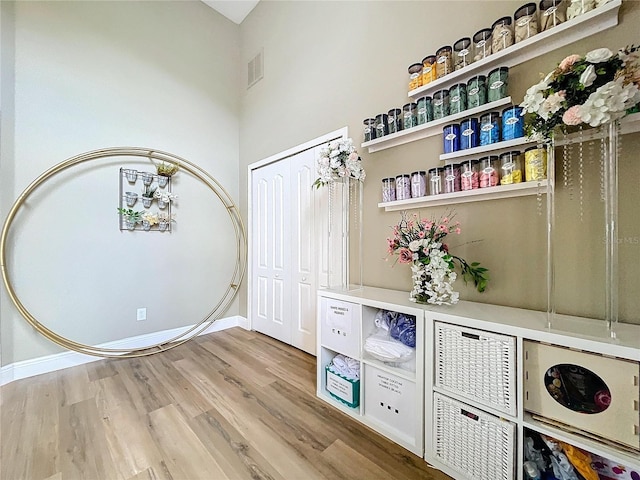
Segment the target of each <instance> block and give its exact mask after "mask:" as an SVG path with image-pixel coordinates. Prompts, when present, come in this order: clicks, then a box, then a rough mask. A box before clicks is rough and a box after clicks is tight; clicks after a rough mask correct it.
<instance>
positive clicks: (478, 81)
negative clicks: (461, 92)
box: [467, 75, 487, 108]
mask: <svg viewBox="0 0 640 480" xmlns="http://www.w3.org/2000/svg"><path fill="white" fill-rule="evenodd" d="M485 103H487V77H485V76H484V75H476V76H475V77H472V78H470V79H469V81H468V82H467V108H476V107H479V106H480V105H484V104H485Z"/></svg>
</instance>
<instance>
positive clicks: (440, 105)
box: [433, 90, 449, 120]
mask: <svg viewBox="0 0 640 480" xmlns="http://www.w3.org/2000/svg"><path fill="white" fill-rule="evenodd" d="M448 115H449V91H448V90H438V91H437V92H436V93H434V94H433V119H434V120H439V119H441V118H444V117H446V116H448Z"/></svg>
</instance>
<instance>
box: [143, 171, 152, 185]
mask: <svg viewBox="0 0 640 480" xmlns="http://www.w3.org/2000/svg"><path fill="white" fill-rule="evenodd" d="M141 175H142V183H144V184H145V185H151V182H153V174H152V173H149V172H142V173H141Z"/></svg>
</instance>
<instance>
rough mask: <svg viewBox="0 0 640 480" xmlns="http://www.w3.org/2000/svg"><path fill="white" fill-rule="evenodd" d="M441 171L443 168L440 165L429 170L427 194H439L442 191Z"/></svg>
mask: <svg viewBox="0 0 640 480" xmlns="http://www.w3.org/2000/svg"><path fill="white" fill-rule="evenodd" d="M443 173H444V169H443V168H441V167H435V168H432V169H431V170H429V175H428V177H429V195H440V194H441V193H444V188H443V187H444V185H443V183H444V182H443V180H442V176H443Z"/></svg>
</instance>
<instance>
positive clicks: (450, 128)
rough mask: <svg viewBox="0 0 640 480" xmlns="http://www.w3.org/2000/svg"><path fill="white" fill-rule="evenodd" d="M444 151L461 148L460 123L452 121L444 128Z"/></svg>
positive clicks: (455, 150)
mask: <svg viewBox="0 0 640 480" xmlns="http://www.w3.org/2000/svg"><path fill="white" fill-rule="evenodd" d="M442 139H443V142H444V153H453V152H457V151H458V150H460V125H459V124H457V123H452V124H451V125H447V126H445V127H444V128H443V129H442Z"/></svg>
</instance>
